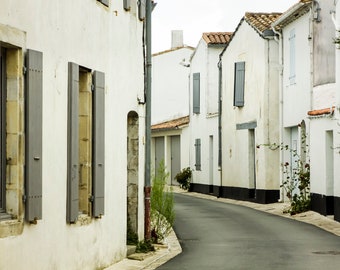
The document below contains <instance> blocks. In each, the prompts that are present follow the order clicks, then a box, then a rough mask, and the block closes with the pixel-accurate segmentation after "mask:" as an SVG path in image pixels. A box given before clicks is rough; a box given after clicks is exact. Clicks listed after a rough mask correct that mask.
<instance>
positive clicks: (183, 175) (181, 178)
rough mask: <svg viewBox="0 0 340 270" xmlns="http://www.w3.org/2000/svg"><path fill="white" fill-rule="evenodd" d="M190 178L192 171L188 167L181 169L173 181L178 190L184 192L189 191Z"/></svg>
mask: <svg viewBox="0 0 340 270" xmlns="http://www.w3.org/2000/svg"><path fill="white" fill-rule="evenodd" d="M191 176H192V170H191V169H190V167H187V168H184V169H182V171H180V172H179V173H178V174H176V176H175V179H176V180H177V182H178V183H179V186H180V188H182V189H184V190H189V188H190V181H191Z"/></svg>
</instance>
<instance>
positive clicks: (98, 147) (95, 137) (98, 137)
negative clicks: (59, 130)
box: [67, 63, 105, 223]
mask: <svg viewBox="0 0 340 270" xmlns="http://www.w3.org/2000/svg"><path fill="white" fill-rule="evenodd" d="M104 86H105V76H104V73H102V72H98V71H94V72H93V73H92V72H91V70H89V69H86V68H83V67H79V66H78V65H77V64H74V63H69V85H68V92H69V102H68V161H67V163H68V165H67V166H68V173H67V177H68V181H67V182H68V185H67V186H68V192H67V222H69V223H75V222H76V221H77V219H78V217H79V215H82V214H83V215H86V216H94V217H101V216H102V215H104V139H105V138H104V105H105V104H104V103H105V102H104Z"/></svg>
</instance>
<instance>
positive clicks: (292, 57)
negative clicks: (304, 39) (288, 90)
mask: <svg viewBox="0 0 340 270" xmlns="http://www.w3.org/2000/svg"><path fill="white" fill-rule="evenodd" d="M288 41H289V84H290V85H292V84H295V83H296V31H295V28H293V29H291V30H290V31H289V39H288Z"/></svg>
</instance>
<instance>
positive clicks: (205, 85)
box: [190, 39, 224, 186]
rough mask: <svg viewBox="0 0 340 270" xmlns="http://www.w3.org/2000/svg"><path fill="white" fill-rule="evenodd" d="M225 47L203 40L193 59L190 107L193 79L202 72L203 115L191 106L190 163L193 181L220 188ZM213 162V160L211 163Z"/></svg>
mask: <svg viewBox="0 0 340 270" xmlns="http://www.w3.org/2000/svg"><path fill="white" fill-rule="evenodd" d="M223 48H224V46H219V45H210V46H208V45H207V43H206V42H205V41H204V40H203V39H201V40H200V41H199V43H198V45H197V47H196V50H195V53H194V55H193V57H192V59H191V67H190V69H191V76H190V104H193V88H192V87H193V85H192V78H193V74H194V73H200V113H199V114H193V108H192V106H191V107H190V132H191V134H190V138H191V139H190V158H191V160H190V164H191V168H192V169H194V171H193V182H194V183H197V184H204V185H215V186H219V185H220V177H219V171H218V158H217V157H218V67H217V63H218V61H219V54H220V53H221V52H222V50H223ZM195 139H201V170H198V171H196V170H195V163H196V157H195ZM211 159H212V160H211Z"/></svg>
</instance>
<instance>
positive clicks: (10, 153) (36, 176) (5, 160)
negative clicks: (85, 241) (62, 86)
mask: <svg viewBox="0 0 340 270" xmlns="http://www.w3.org/2000/svg"><path fill="white" fill-rule="evenodd" d="M0 59H1V60H0V62H1V64H0V90H1V94H0V103H1V117H0V121H1V123H0V131H1V143H0V148H1V162H0V220H4V219H11V218H12V217H17V218H19V217H21V216H22V215H23V213H22V209H23V208H24V207H23V205H22V200H21V198H23V201H24V203H25V208H24V209H25V219H26V220H27V221H28V222H31V223H36V221H37V220H38V219H41V218H42V155H41V154H42V53H41V52H37V51H33V50H27V52H26V68H25V70H26V74H25V76H26V77H25V82H26V84H25V91H24V85H23V81H24V78H23V77H24V75H23V70H24V66H23V59H22V50H21V49H20V48H14V47H13V46H11V45H8V46H6V45H5V44H3V46H2V47H0ZM22 97H24V102H23V100H22ZM24 103H25V104H24ZM23 134H24V136H23ZM24 177H25V179H24ZM18 198H20V200H19V202H18Z"/></svg>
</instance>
